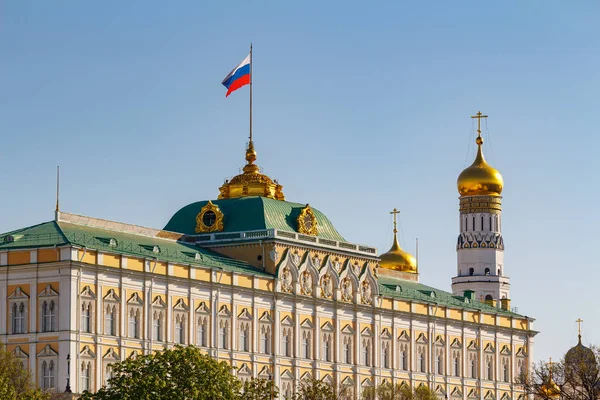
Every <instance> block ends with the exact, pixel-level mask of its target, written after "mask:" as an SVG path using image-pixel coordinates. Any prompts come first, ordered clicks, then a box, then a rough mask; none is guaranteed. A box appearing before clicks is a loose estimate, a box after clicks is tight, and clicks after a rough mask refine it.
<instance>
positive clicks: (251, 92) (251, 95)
mask: <svg viewBox="0 0 600 400" xmlns="http://www.w3.org/2000/svg"><path fill="white" fill-rule="evenodd" d="M250 146H252V43H250Z"/></svg>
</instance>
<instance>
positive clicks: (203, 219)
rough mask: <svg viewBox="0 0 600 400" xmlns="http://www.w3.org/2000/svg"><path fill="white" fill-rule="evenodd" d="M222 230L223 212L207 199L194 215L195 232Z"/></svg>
mask: <svg viewBox="0 0 600 400" xmlns="http://www.w3.org/2000/svg"><path fill="white" fill-rule="evenodd" d="M222 230H223V212H222V211H221V209H220V208H219V206H217V205H215V204H213V202H212V201H210V200H209V201H208V203H206V205H205V206H204V207H202V209H201V210H200V212H199V213H198V215H197V216H196V233H206V232H221V231H222Z"/></svg>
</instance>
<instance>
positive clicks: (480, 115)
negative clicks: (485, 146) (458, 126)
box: [471, 111, 488, 137]
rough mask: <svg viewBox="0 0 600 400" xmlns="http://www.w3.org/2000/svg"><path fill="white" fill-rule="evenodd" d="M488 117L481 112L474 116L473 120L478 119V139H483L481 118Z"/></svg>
mask: <svg viewBox="0 0 600 400" xmlns="http://www.w3.org/2000/svg"><path fill="white" fill-rule="evenodd" d="M487 117H488V116H487V115H483V114H482V113H481V111H479V112H477V115H472V116H471V118H477V137H481V118H487Z"/></svg>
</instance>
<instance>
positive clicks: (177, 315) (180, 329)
mask: <svg viewBox="0 0 600 400" xmlns="http://www.w3.org/2000/svg"><path fill="white" fill-rule="evenodd" d="M189 310H190V309H189V307H188V306H187V304H186V303H185V301H184V300H183V299H179V300H177V302H176V303H175V305H174V306H173V342H175V343H178V344H185V343H186V338H187V334H186V333H187V329H186V327H187V319H188V315H189Z"/></svg>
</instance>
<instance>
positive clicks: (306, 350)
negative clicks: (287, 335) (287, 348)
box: [302, 331, 312, 359]
mask: <svg viewBox="0 0 600 400" xmlns="http://www.w3.org/2000/svg"><path fill="white" fill-rule="evenodd" d="M302 357H304V358H309V359H310V358H312V357H311V352H310V332H307V331H304V332H302Z"/></svg>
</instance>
